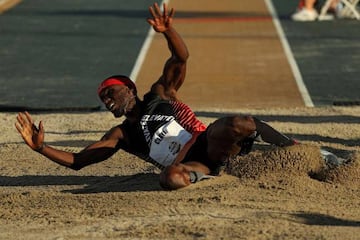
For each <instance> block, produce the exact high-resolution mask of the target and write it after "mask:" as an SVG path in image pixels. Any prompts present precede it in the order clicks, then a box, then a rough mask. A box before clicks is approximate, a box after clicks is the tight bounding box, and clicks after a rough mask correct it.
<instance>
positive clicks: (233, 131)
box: [207, 116, 256, 164]
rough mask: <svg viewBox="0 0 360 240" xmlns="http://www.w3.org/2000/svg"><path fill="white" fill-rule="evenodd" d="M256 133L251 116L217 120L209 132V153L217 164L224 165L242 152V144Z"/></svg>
mask: <svg viewBox="0 0 360 240" xmlns="http://www.w3.org/2000/svg"><path fill="white" fill-rule="evenodd" d="M255 131H256V124H255V122H254V119H253V118H252V117H250V116H232V117H225V118H220V119H218V120H216V121H215V122H214V123H212V124H211V125H210V126H209V127H208V130H207V141H208V146H207V153H208V157H209V158H210V159H211V160H212V161H214V162H215V163H220V164H221V163H222V164H224V163H225V162H226V161H227V160H228V159H229V158H230V157H231V156H235V155H237V154H238V153H239V152H240V150H241V145H242V142H243V141H244V140H245V139H247V138H248V137H249V136H253V135H254V134H255Z"/></svg>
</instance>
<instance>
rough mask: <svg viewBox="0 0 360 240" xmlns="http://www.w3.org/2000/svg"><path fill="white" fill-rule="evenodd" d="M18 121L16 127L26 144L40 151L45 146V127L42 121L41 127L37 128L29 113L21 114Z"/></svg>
mask: <svg viewBox="0 0 360 240" xmlns="http://www.w3.org/2000/svg"><path fill="white" fill-rule="evenodd" d="M16 119H17V122H16V123H15V127H16V129H17V130H18V132H19V133H20V134H21V136H22V138H23V139H24V141H25V143H26V144H27V145H28V146H29V147H30V148H31V149H33V150H35V151H38V150H40V149H41V148H42V147H43V144H44V126H43V123H42V121H40V123H39V127H36V126H35V124H34V121H33V119H32V118H31V116H30V114H29V113H28V112H20V113H19V114H18V115H17V117H16Z"/></svg>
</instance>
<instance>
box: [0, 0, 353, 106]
mask: <svg viewBox="0 0 360 240" xmlns="http://www.w3.org/2000/svg"><path fill="white" fill-rule="evenodd" d="M4 2H5V1H4V0H2V1H0V11H1V10H2V7H1V6H4ZM15 2H16V1H15ZM118 2H119V1H115V0H107V1H96V0H87V1H85V0H74V1H68V2H64V1H60V0H53V1H46V0H38V1H31V0H27V1H23V2H21V3H19V4H18V5H16V6H15V7H14V8H12V9H11V10H8V11H6V12H4V13H3V14H2V15H0V36H1V38H0V56H1V58H0V83H1V87H0V94H1V95H0V96H1V98H0V105H2V109H3V110H15V111H16V110H19V109H21V107H25V108H41V109H48V110H49V109H55V110H56V109H64V108H65V109H68V110H70V109H92V108H94V107H97V106H99V105H100V103H99V101H98V99H97V97H96V93H95V89H96V86H97V84H98V82H99V81H100V80H101V79H103V78H104V76H108V75H111V74H117V73H123V74H129V75H131V76H132V77H133V78H134V79H136V81H137V83H138V85H139V88H140V91H145V89H147V88H148V86H149V84H151V82H152V81H154V80H155V79H156V78H157V77H158V75H159V72H160V71H161V66H162V64H163V61H162V60H159V59H166V57H167V56H168V55H167V54H168V52H167V50H166V48H164V41H163V39H162V38H159V37H157V35H155V36H154V35H153V34H152V33H151V32H149V26H148V25H147V23H146V22H145V18H146V17H147V16H148V13H147V6H149V5H150V4H151V3H152V1H145V0H136V1H126V2H121V5H120V4H119V3H118ZM195 2H196V4H195V3H193V4H191V3H187V2H186V3H184V1H182V2H181V1H180V0H172V1H170V5H171V6H174V7H175V8H176V9H177V14H176V24H177V25H176V27H177V29H178V30H179V32H180V33H181V34H182V35H183V36H184V38H185V40H186V42H187V44H188V46H189V49H190V53H191V59H190V60H189V71H188V79H187V82H186V83H185V85H184V87H183V89H182V90H181V95H182V97H183V99H184V101H186V102H188V103H190V105H191V106H193V107H194V108H197V109H202V108H205V109H208V108H211V109H219V108H220V109H221V108H227V109H236V108H239V107H279V106H280V107H284V106H287V107H292V106H305V105H306V106H312V105H315V106H321V105H332V104H334V102H335V103H343V104H356V103H357V102H359V100H360V97H359V95H360V94H359V92H360V83H359V75H360V74H359V71H360V70H359V67H358V66H360V42H359V41H358V39H360V28H359V22H357V21H346V20H343V21H331V22H315V23H294V22H291V21H289V19H288V15H289V14H290V13H291V11H292V10H293V9H294V7H295V6H294V3H290V1H287V0H277V1H274V5H273V4H272V2H271V1H270V0H269V1H261V0H257V1H252V0H248V1H241V2H242V6H239V4H238V3H239V1H236V0H235V1H232V0H227V1H223V2H221V5H219V3H218V1H206V4H202V2H203V1H201V0H199V1H195ZM294 2H295V1H294ZM212 4H217V5H216V6H214V5H212ZM144 43H145V44H144ZM211 44H213V45H211ZM267 44H268V46H267ZM265 45H266V46H267V47H265ZM214 46H215V48H216V49H218V50H219V51H214ZM218 46H221V48H220V47H218ZM244 46H245V47H244ZM244 49H245V50H246V49H247V50H248V51H245V50H244ZM213 64H214V66H213ZM240 79H241V81H240ZM19 107H20V108H19Z"/></svg>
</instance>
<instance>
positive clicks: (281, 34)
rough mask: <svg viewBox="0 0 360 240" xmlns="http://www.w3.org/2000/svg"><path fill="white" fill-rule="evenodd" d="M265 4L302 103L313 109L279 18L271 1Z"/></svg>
mask: <svg viewBox="0 0 360 240" xmlns="http://www.w3.org/2000/svg"><path fill="white" fill-rule="evenodd" d="M264 1H265V3H266V6H267V8H268V10H269V12H270V14H271V16H272V19H273V23H274V25H275V28H276V31H277V33H278V35H279V38H280V41H281V44H282V46H283V48H284V51H285V55H286V58H287V59H288V61H289V64H290V67H291V70H292V72H293V74H294V77H295V81H296V84H297V86H298V88H299V91H300V94H301V96H302V98H303V101H304V103H305V106H307V107H314V103H313V102H312V100H311V97H310V95H309V92H308V90H307V88H306V86H305V84H304V81H303V78H302V76H301V73H300V70H299V67H298V65H297V63H296V61H295V58H294V55H293V53H292V51H291V48H290V45H289V43H288V41H287V39H286V37H285V34H284V31H283V29H282V27H281V24H280V21H279V17H278V16H277V13H276V10H275V8H274V6H273V4H272V1H271V0H264Z"/></svg>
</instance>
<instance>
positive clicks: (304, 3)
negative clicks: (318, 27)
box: [291, 0, 340, 22]
mask: <svg viewBox="0 0 360 240" xmlns="http://www.w3.org/2000/svg"><path fill="white" fill-rule="evenodd" d="M339 7H340V3H339V0H333V1H332V3H331V6H330V10H329V11H330V13H331V14H329V15H328V16H327V18H328V19H333V18H334V15H336V13H337V12H338V11H337V10H338V9H339ZM319 8H320V1H319V0H300V1H299V4H298V7H297V10H296V12H295V13H294V14H292V15H291V19H292V20H294V21H302V22H304V21H315V20H317V18H318V16H319V14H318V9H319ZM322 20H324V19H322Z"/></svg>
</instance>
